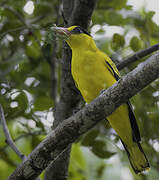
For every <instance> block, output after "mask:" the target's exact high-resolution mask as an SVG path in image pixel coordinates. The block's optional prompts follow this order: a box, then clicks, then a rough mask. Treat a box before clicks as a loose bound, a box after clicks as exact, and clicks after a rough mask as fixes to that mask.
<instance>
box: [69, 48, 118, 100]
mask: <svg viewBox="0 0 159 180" xmlns="http://www.w3.org/2000/svg"><path fill="white" fill-rule="evenodd" d="M106 60H108V61H109V59H108V57H107V56H106V55H105V54H104V53H102V52H101V51H99V50H98V49H96V50H94V51H93V50H86V51H82V50H81V51H80V50H78V51H76V50H74V51H73V54H72V67H71V70H72V75H73V78H74V80H75V82H76V85H77V87H78V89H79V90H80V92H81V94H82V96H83V98H84V99H85V101H86V102H87V103H90V102H91V101H92V100H93V99H95V98H96V97H97V96H98V95H99V94H100V91H101V90H103V89H106V88H108V87H109V86H111V85H112V84H114V83H115V82H116V80H115V78H114V77H113V75H112V73H111V72H110V70H108V68H107V67H106Z"/></svg>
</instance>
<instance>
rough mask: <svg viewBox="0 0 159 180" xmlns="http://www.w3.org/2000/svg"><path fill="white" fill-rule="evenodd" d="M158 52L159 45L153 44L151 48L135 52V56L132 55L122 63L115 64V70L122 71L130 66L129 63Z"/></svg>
mask: <svg viewBox="0 0 159 180" xmlns="http://www.w3.org/2000/svg"><path fill="white" fill-rule="evenodd" d="M157 50H159V43H158V44H155V45H153V46H151V47H148V48H146V49H143V50H140V51H138V52H136V53H135V54H133V55H132V56H130V57H128V58H127V59H125V60H123V61H122V62H120V63H119V64H117V65H116V66H117V68H118V70H121V69H123V68H124V67H127V66H128V65H130V64H131V63H133V62H135V61H137V60H140V59H141V58H143V57H145V56H147V55H150V54H151V53H153V52H155V51H157Z"/></svg>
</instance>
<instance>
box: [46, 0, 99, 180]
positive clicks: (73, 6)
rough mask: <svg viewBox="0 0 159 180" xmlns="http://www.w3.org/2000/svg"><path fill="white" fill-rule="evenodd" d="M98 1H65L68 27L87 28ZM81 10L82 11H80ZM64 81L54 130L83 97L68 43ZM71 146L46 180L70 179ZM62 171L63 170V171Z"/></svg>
mask: <svg viewBox="0 0 159 180" xmlns="http://www.w3.org/2000/svg"><path fill="white" fill-rule="evenodd" d="M96 1H97V0H91V1H89V0H84V1H81V0H63V2H62V3H63V16H64V21H65V23H67V24H66V26H71V25H80V26H82V27H84V28H87V27H88V25H89V21H90V19H91V16H92V13H93V10H94V8H95V4H96ZM79 10H80V11H79ZM62 54H63V56H62V79H61V93H60V102H59V103H58V104H57V106H56V110H55V113H54V115H55V116H54V117H55V121H54V125H53V129H54V128H56V127H57V126H58V125H59V124H60V123H61V122H62V121H63V120H64V119H66V118H68V117H69V116H71V115H72V113H73V111H74V110H75V109H76V107H77V106H78V104H79V102H80V100H81V96H80V93H79V91H78V90H77V89H76V87H75V84H74V81H73V79H72V75H71V56H72V54H71V50H70V48H69V47H68V45H67V44H66V43H64V44H63V53H62ZM70 151H71V145H70V147H68V148H67V150H66V151H64V152H63V153H62V154H61V156H59V158H57V159H56V161H54V162H52V163H51V164H50V165H49V167H48V168H47V170H46V172H45V179H46V180H52V179H54V180H56V179H57V180H66V179H67V178H68V165H69V158H70ZM61 169H62V170H61Z"/></svg>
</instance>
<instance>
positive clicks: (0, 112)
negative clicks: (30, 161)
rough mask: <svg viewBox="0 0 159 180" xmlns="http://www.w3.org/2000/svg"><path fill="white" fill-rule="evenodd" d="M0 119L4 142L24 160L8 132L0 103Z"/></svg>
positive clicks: (36, 179)
mask: <svg viewBox="0 0 159 180" xmlns="http://www.w3.org/2000/svg"><path fill="white" fill-rule="evenodd" d="M0 120H1V122H2V126H3V131H4V134H5V137H6V143H7V144H8V145H9V146H10V147H11V148H12V149H13V151H14V152H15V153H16V154H17V155H18V156H19V157H20V158H21V160H22V161H23V162H24V161H25V160H26V159H27V157H26V156H25V155H24V154H22V153H21V152H20V151H19V149H18V148H17V147H16V144H15V143H14V141H13V140H12V137H11V135H10V133H9V130H8V127H7V123H6V119H5V117H4V111H3V107H2V105H1V104H0ZM35 180H40V178H35Z"/></svg>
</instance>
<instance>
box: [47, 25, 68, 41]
mask: <svg viewBox="0 0 159 180" xmlns="http://www.w3.org/2000/svg"><path fill="white" fill-rule="evenodd" d="M51 30H52V31H54V32H56V34H57V35H58V36H59V37H60V38H62V39H68V38H69V37H70V35H71V32H70V31H69V30H68V29H67V28H63V27H57V26H54V27H51Z"/></svg>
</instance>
